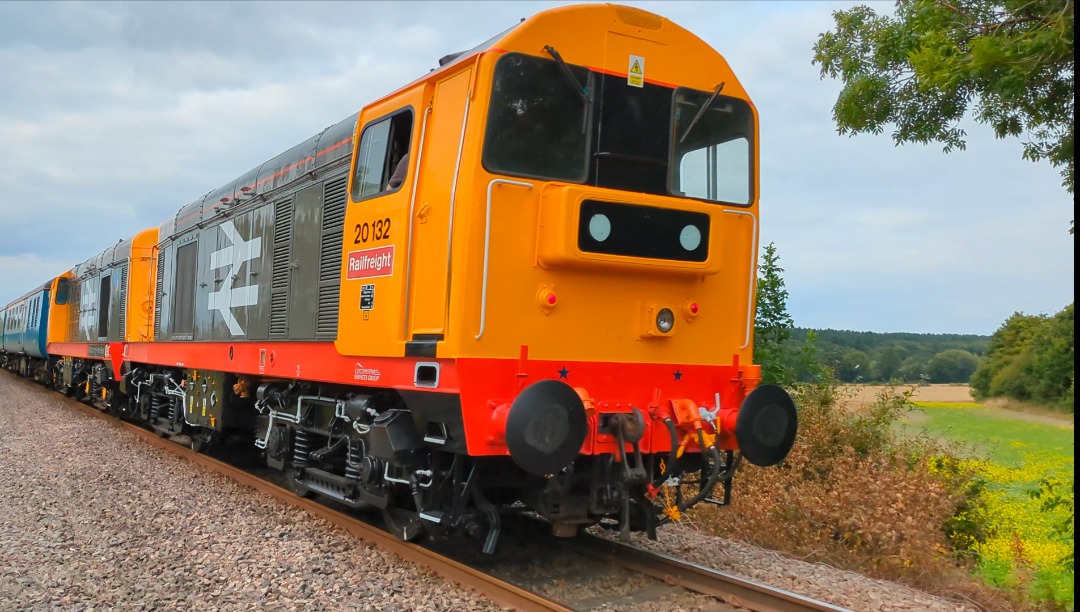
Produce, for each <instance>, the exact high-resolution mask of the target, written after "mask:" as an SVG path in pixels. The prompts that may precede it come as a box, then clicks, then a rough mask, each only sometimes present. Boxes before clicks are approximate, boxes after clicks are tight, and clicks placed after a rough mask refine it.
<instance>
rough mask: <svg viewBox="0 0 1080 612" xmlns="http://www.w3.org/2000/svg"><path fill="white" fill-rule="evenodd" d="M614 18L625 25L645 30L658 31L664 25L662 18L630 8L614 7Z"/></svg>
mask: <svg viewBox="0 0 1080 612" xmlns="http://www.w3.org/2000/svg"><path fill="white" fill-rule="evenodd" d="M615 16H616V17H618V19H619V21H621V22H623V23H625V24H626V25H631V26H636V27H639V28H644V29H646V30H659V29H660V28H661V27H662V26H663V25H664V18H663V17H661V16H659V15H654V14H652V13H650V12H649V11H643V10H641V9H638V8H633V7H630V6H616V7H615Z"/></svg>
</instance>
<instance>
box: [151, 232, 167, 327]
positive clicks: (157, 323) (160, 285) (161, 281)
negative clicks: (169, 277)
mask: <svg viewBox="0 0 1080 612" xmlns="http://www.w3.org/2000/svg"><path fill="white" fill-rule="evenodd" d="M164 291H165V249H161V250H159V251H158V256H157V289H156V290H155V291H154V294H155V295H154V336H155V337H164V336H165V330H163V329H161V298H162V296H163V295H164Z"/></svg>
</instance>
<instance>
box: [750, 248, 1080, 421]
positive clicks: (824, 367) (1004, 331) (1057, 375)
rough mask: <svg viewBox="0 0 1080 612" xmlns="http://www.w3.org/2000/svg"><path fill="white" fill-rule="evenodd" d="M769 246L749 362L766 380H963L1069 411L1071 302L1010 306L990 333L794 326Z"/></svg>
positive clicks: (986, 392) (984, 393) (977, 389)
mask: <svg viewBox="0 0 1080 612" xmlns="http://www.w3.org/2000/svg"><path fill="white" fill-rule="evenodd" d="M779 260H780V256H779V254H778V253H777V251H776V245H775V244H773V243H769V244H768V245H766V246H765V247H764V250H763V252H762V256H761V264H760V266H759V268H758V293H757V316H756V318H755V323H754V331H755V342H754V362H755V363H758V364H760V365H761V371H762V379H763V382H766V383H776V384H780V385H792V384H796V383H799V382H813V381H819V380H821V379H823V378H826V377H827V378H831V379H835V380H836V381H838V382H841V383H876V384H911V383H913V384H926V383H958V384H970V385H971V388H972V393H973V395H974V396H975V397H976V398H977V399H979V400H980V401H982V400H986V399H990V398H1008V399H1012V400H1016V401H1021V402H1031V403H1037V404H1043V405H1046V406H1052V407H1058V408H1061V409H1063V410H1066V411H1068V412H1072V411H1073V386H1074V378H1075V374H1074V372H1075V356H1074V339H1075V333H1074V324H1073V304H1069V305H1068V306H1066V307H1065V308H1063V309H1062V310H1061V311H1060V312H1058V313H1057V314H1055V315H1053V316H1049V315H1043V314H1040V315H1026V314H1023V313H1019V312H1018V313H1014V314H1013V315H1012V316H1010V317H1009V318H1008V319H1006V320H1005V322H1004V323H1003V324H1002V325H1001V327H1000V328H999V329H998V330H997V331H995V332H994V333H993V334H992V335H990V336H982V335H975V334H918V333H877V332H863V331H845V330H833V329H824V330H815V329H808V328H802V327H796V326H795V323H794V320H793V319H792V317H791V316H790V314H788V312H787V298H788V292H787V289H786V288H785V286H784V279H783V276H782V273H783V271H784V269H783V268H781V267H780V265H779Z"/></svg>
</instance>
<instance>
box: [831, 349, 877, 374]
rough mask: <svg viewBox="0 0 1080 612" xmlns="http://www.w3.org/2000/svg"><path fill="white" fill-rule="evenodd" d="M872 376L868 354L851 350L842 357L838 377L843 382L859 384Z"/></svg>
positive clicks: (837, 372) (837, 371)
mask: <svg viewBox="0 0 1080 612" xmlns="http://www.w3.org/2000/svg"><path fill="white" fill-rule="evenodd" d="M869 375H870V358H869V357H867V356H866V353H864V352H862V351H857V350H855V349H851V350H848V351H846V352H845V353H844V354H843V356H841V357H840V365H839V366H838V367H837V368H836V377H837V378H839V379H840V380H841V381H842V382H859V381H861V380H863V379H865V378H866V377H867V376H869Z"/></svg>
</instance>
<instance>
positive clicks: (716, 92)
mask: <svg viewBox="0 0 1080 612" xmlns="http://www.w3.org/2000/svg"><path fill="white" fill-rule="evenodd" d="M725 84H726V82H725V81H720V84H719V85H717V86H716V89H714V90H713V92H712V95H711V96H709V99H708V100H707V101H706V102H705V104H702V105H701V108H699V109H698V112H697V114H696V115H694V118H693V119H692V120H691V121H690V125H688V126H686V131H685V132H683V135H682V138H679V144H682V142H683V141H684V140H686V137H687V136H689V135H690V130H692V129H694V126H695V125H697V122H698V119H701V116H702V115H704V114H705V109H707V108H709V106H711V105H712V103H713V100H715V99H716V96H718V95H720V92H721V91H722V90H723V89H724V85H725Z"/></svg>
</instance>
